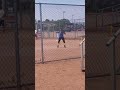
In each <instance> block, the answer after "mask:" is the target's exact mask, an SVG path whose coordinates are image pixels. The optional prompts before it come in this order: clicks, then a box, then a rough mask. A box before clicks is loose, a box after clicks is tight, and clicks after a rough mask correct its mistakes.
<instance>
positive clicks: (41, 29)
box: [39, 3, 44, 63]
mask: <svg viewBox="0 0 120 90" xmlns="http://www.w3.org/2000/svg"><path fill="white" fill-rule="evenodd" d="M39 5H40V32H41V54H42V63H44V51H43V24H42V4H41V3H39Z"/></svg>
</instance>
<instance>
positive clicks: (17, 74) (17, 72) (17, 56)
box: [14, 0, 21, 90]
mask: <svg viewBox="0 0 120 90" xmlns="http://www.w3.org/2000/svg"><path fill="white" fill-rule="evenodd" d="M17 6H19V1H17V0H14V8H15V18H16V27H15V29H16V31H15V48H16V78H17V90H21V80H20V54H19V31H18V12H17Z"/></svg>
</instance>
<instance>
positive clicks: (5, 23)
mask: <svg viewBox="0 0 120 90" xmlns="http://www.w3.org/2000/svg"><path fill="white" fill-rule="evenodd" d="M26 3H27V4H29V6H30V7H27V8H29V9H30V8H31V9H30V10H29V11H27V9H26V6H27V4H26ZM33 3H34V2H32V1H30V0H27V1H26V0H24V1H22V0H21V1H19V0H0V4H1V5H2V8H1V7H0V14H1V11H3V12H4V15H3V17H0V39H1V40H0V66H1V68H0V72H1V74H0V89H1V90H24V89H27V90H28V89H29V90H32V89H34V68H35V67H34V54H33V53H32V54H31V52H34V43H33V41H34V36H33V33H34V31H33V29H34V23H32V22H33V21H32V20H34V13H33V11H34V8H33V7H34V4H33ZM21 5H22V6H23V7H20V6H21ZM24 18H25V19H26V21H27V22H25V23H23V22H24V21H25V19H24ZM30 19H31V20H30ZM29 25H31V27H30V26H29ZM28 27H30V28H29V30H27V29H28ZM26 41H32V42H26ZM28 45H31V48H30V49H29V52H28ZM27 70H28V71H27Z"/></svg>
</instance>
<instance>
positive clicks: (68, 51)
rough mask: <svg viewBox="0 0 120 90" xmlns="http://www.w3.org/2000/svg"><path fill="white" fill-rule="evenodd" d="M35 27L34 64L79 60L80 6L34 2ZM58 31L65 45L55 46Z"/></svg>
mask: <svg viewBox="0 0 120 90" xmlns="http://www.w3.org/2000/svg"><path fill="white" fill-rule="evenodd" d="M35 26H36V28H35V29H36V30H35V32H36V40H35V60H36V63H39V62H46V61H50V62H51V61H59V60H65V59H72V58H73V59H74V58H80V46H79V43H80V41H81V40H82V39H83V38H84V37H85V6H84V5H70V4H50V3H36V4H35ZM61 30H62V31H64V32H65V34H64V38H65V43H63V42H62V41H60V43H59V44H58V39H59V34H60V31H61ZM58 45H59V47H58ZM64 46H65V47H64Z"/></svg>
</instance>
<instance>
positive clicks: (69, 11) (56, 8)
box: [35, 0, 85, 22]
mask: <svg viewBox="0 0 120 90" xmlns="http://www.w3.org/2000/svg"><path fill="white" fill-rule="evenodd" d="M35 2H36V3H56V4H75V5H85V0H63V1H61V0H36V1H35ZM63 12H64V13H63ZM35 18H36V19H37V20H39V19H40V10H39V5H35ZM63 18H65V19H69V20H71V21H75V22H76V21H85V6H66V5H42V19H43V20H45V19H49V20H52V19H53V20H58V19H63ZM74 19H75V20H74Z"/></svg>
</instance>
